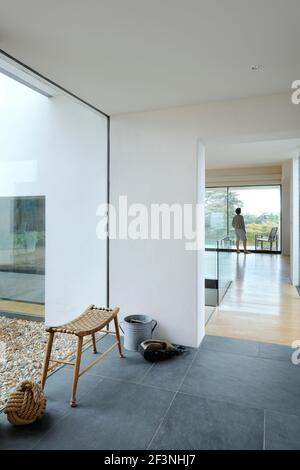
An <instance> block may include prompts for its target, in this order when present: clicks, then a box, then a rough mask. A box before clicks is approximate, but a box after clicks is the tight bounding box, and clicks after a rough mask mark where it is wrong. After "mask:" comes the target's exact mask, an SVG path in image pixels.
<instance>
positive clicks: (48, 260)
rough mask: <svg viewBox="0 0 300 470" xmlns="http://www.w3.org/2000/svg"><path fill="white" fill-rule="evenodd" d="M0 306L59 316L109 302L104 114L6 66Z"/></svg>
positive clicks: (2, 79)
mask: <svg viewBox="0 0 300 470" xmlns="http://www.w3.org/2000/svg"><path fill="white" fill-rule="evenodd" d="M0 128H1V132H0V149H1V152H0V210H1V220H0V313H1V312H2V313H3V312H4V313H5V312H6V313H7V312H13V313H16V314H20V313H23V314H26V315H27V314H28V315H34V316H39V317H40V316H42V317H43V316H44V315H45V320H46V322H47V323H48V324H55V323H63V322H65V321H67V320H69V319H71V318H74V317H75V316H76V315H78V314H79V313H81V312H82V310H83V309H85V308H86V307H87V306H88V305H89V304H91V303H95V304H98V305H102V306H106V305H107V302H108V299H107V292H108V260H107V255H108V253H107V250H108V247H107V239H104V240H100V239H98V238H97V234H96V227H97V223H98V219H97V208H98V206H99V205H100V204H102V203H106V202H107V199H108V117H107V116H105V115H102V114H100V113H99V112H97V111H95V110H93V109H90V108H89V107H87V106H86V105H84V104H82V103H81V102H79V101H78V100H75V99H74V97H71V96H69V95H68V94H66V93H65V92H64V91H62V90H57V89H56V91H55V93H54V95H53V96H52V97H47V96H44V95H42V94H40V93H38V92H36V91H33V90H32V89H30V88H28V87H26V86H24V85H23V84H20V83H18V82H17V81H15V80H13V79H12V78H9V77H7V76H5V75H3V74H0Z"/></svg>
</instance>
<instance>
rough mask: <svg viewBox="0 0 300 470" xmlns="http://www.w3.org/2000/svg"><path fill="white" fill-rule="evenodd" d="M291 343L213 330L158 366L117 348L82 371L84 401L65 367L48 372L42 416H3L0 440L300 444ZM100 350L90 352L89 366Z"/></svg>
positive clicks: (88, 444)
mask: <svg viewBox="0 0 300 470" xmlns="http://www.w3.org/2000/svg"><path fill="white" fill-rule="evenodd" d="M111 341H112V338H111V337H106V338H104V339H103V340H102V341H101V342H99V343H98V346H99V349H100V351H101V349H102V350H103V349H105V348H106V347H107V345H108V344H109V343H110V342H111ZM292 352H293V350H292V349H291V348H288V347H286V346H277V345H269V344H262V343H257V342H254V341H242V340H235V339H229V338H222V337H214V336H206V337H205V338H204V340H203V342H202V344H201V346H200V348H198V349H189V350H188V351H187V352H186V353H185V354H184V355H182V356H179V357H177V358H174V359H172V360H170V361H166V362H161V363H157V364H154V365H153V364H151V363H147V362H145V361H144V360H143V359H142V358H141V356H140V355H139V354H138V353H131V352H126V358H124V359H120V358H119V356H118V353H117V351H116V350H114V351H113V352H112V353H110V354H109V355H108V356H106V358H105V359H104V360H103V361H102V362H100V363H99V364H98V365H96V366H95V367H93V368H92V369H90V371H89V372H88V373H86V374H85V375H83V376H82V377H81V378H80V380H79V388H78V407H77V408H75V409H73V408H70V407H69V405H68V402H69V395H70V390H71V380H72V372H71V370H70V369H69V368H67V367H64V368H63V369H60V370H59V371H58V372H56V373H55V374H53V375H52V376H51V377H50V378H49V379H48V381H47V384H46V394H47V398H48V404H47V413H46V415H45V416H44V418H43V419H42V420H41V421H40V422H38V423H35V424H33V425H31V426H28V427H24V428H18V427H16V428H14V427H12V426H11V425H9V424H8V423H7V421H6V417H5V415H4V414H2V415H0V449H147V448H148V449H186V450H189V449H300V439H299V435H300V392H299V390H300V365H299V366H295V365H293V364H292V363H291V360H290V358H291V354H292ZM94 357H95V356H94V355H93V353H92V351H91V350H88V351H86V352H85V353H84V356H83V361H82V365H84V364H85V363H87V362H89V361H90V359H91V358H94Z"/></svg>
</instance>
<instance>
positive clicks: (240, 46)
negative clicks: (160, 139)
mask: <svg viewBox="0 0 300 470" xmlns="http://www.w3.org/2000/svg"><path fill="white" fill-rule="evenodd" d="M299 18H300V1H299V0H264V1H262V0H251V1H250V0H84V1H82V0H51V1H48V0H26V2H25V1H24V0H0V48H1V49H3V50H4V51H6V52H7V53H9V54H12V55H13V56H14V57H16V58H17V59H19V60H21V61H23V62H25V63H26V64H27V65H29V66H30V67H33V68H34V69H36V70H37V71H38V72H40V73H41V74H43V75H46V76H47V77H48V78H50V79H52V80H54V81H55V82H57V83H58V84H60V85H61V86H63V87H65V88H67V89H68V90H70V91H72V92H73V93H75V94H77V95H78V96H80V97H81V98H82V99H84V100H87V101H88V102H90V103H91V104H93V105H94V106H97V107H98V108H100V109H102V110H103V111H104V112H106V113H108V114H114V113H124V112H133V111H143V110H150V109H159V108H164V107H171V106H181V105H193V104H198V103H201V102H203V101H211V100H230V99H236V98H241V97H250V96H259V95H265V94H268V95H269V94H274V93H281V92H289V90H290V87H291V82H292V81H293V80H295V79H298V78H300V60H299V59H300V49H299V44H300V28H299ZM254 64H262V65H263V69H262V70H261V71H259V72H253V71H251V66H252V65H254Z"/></svg>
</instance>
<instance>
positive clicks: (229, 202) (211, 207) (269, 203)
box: [205, 185, 281, 252]
mask: <svg viewBox="0 0 300 470" xmlns="http://www.w3.org/2000/svg"><path fill="white" fill-rule="evenodd" d="M237 207H240V208H241V209H242V215H243V216H244V219H245V225H246V232H247V239H248V246H249V248H250V249H252V250H255V249H256V250H257V251H270V252H274V251H275V252H278V251H280V250H281V243H280V240H281V226H280V223H281V187H280V185H274V186H241V187H222V188H207V189H206V215H205V225H206V247H207V248H210V247H213V246H214V243H215V242H216V240H219V239H221V238H223V237H229V240H230V245H231V247H232V248H234V243H235V232H234V229H233V227H232V218H233V217H234V215H235V209H236V208H237Z"/></svg>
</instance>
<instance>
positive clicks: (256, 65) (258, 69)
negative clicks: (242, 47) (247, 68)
mask: <svg viewBox="0 0 300 470" xmlns="http://www.w3.org/2000/svg"><path fill="white" fill-rule="evenodd" d="M262 68H263V66H262V65H261V64H255V65H251V70H252V71H253V72H259V71H260V70H262Z"/></svg>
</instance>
